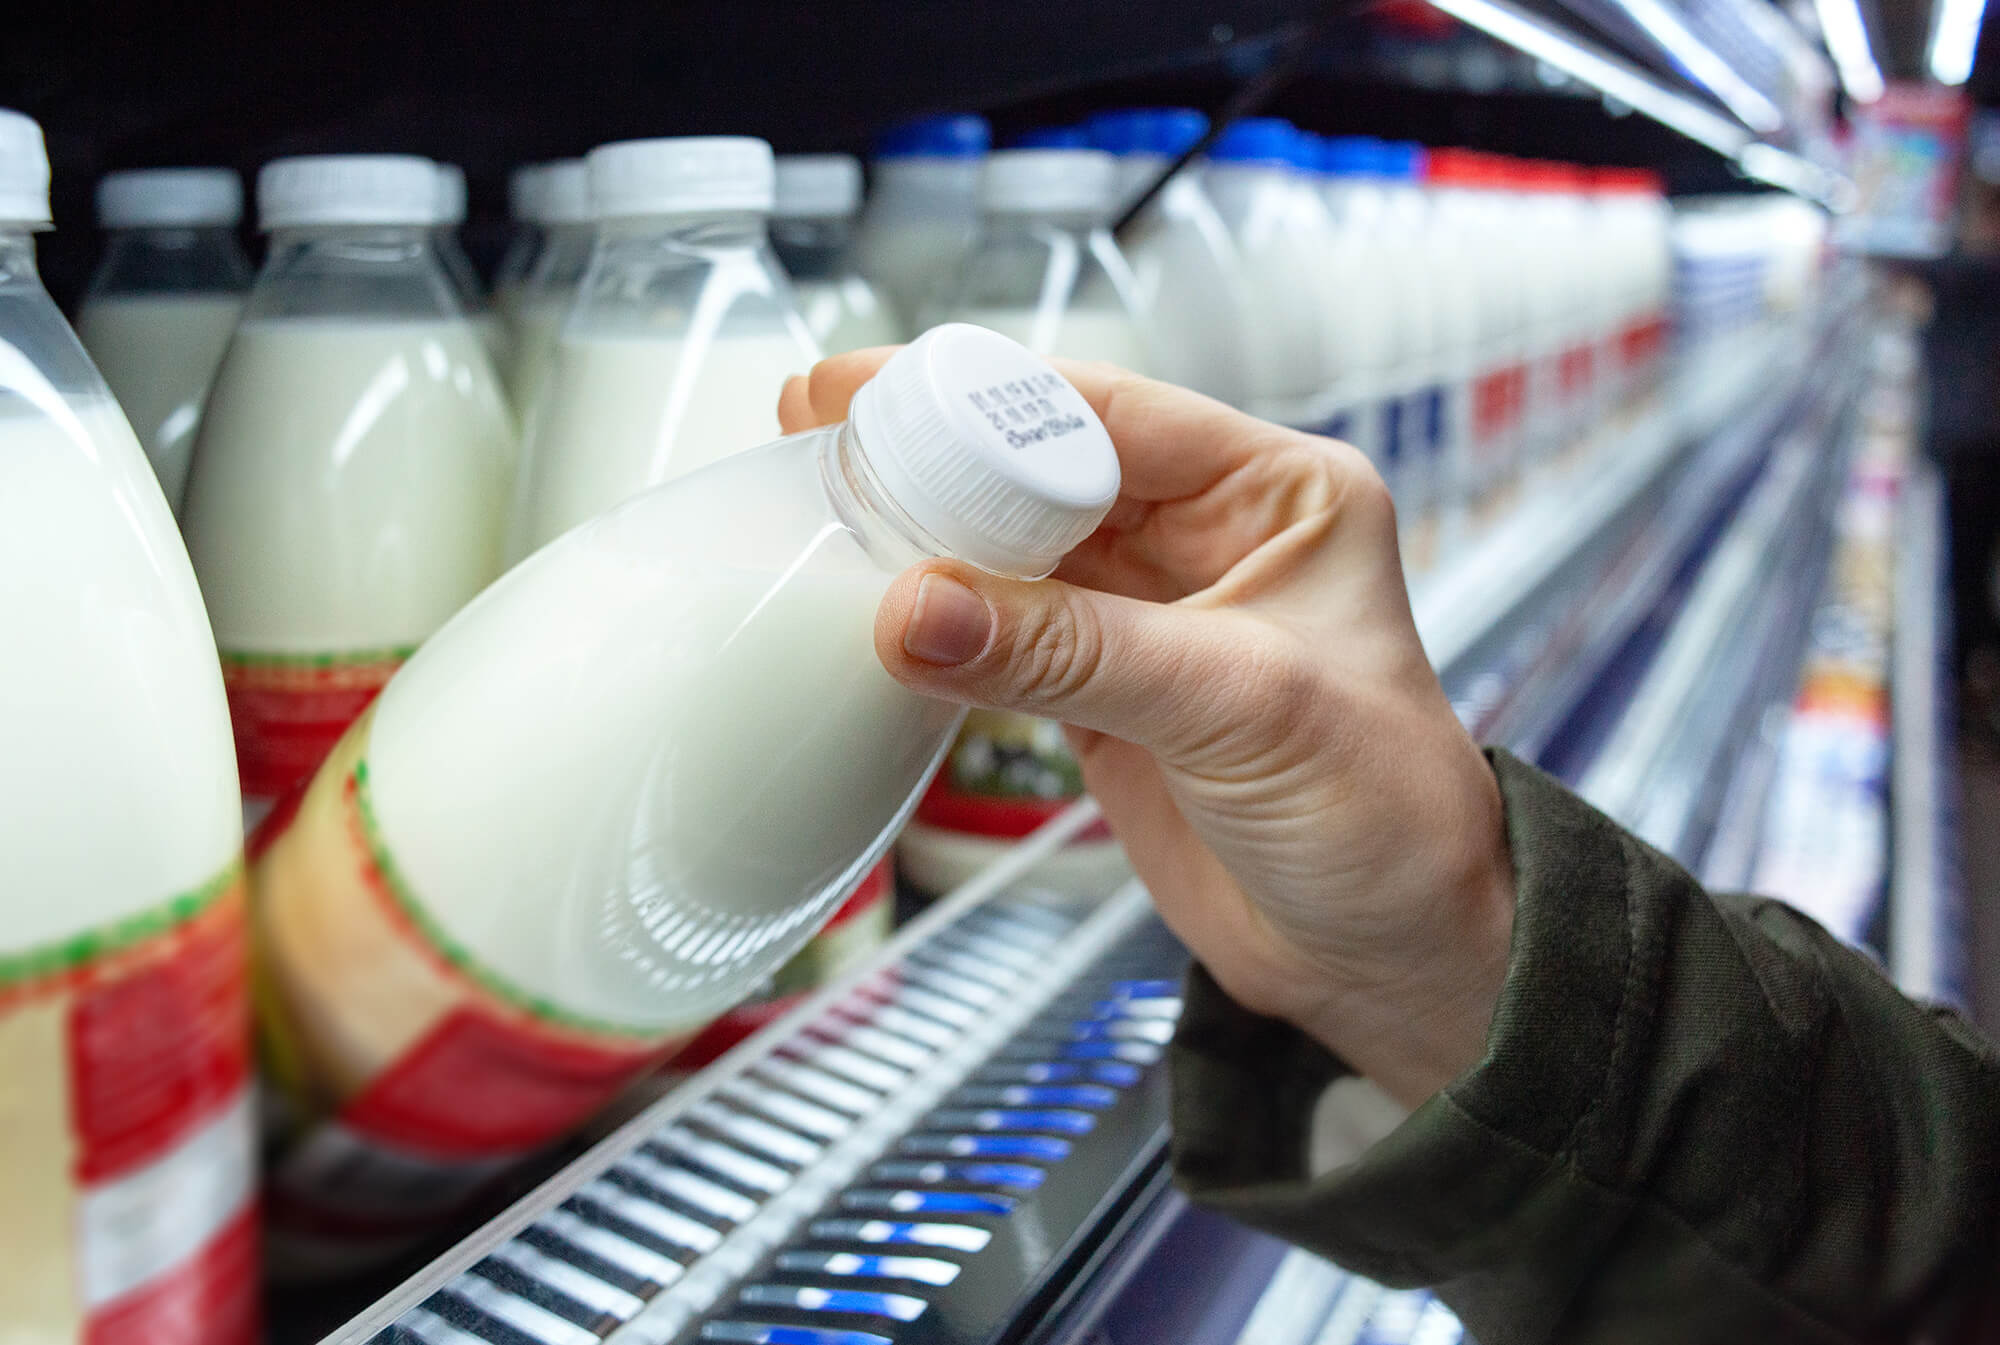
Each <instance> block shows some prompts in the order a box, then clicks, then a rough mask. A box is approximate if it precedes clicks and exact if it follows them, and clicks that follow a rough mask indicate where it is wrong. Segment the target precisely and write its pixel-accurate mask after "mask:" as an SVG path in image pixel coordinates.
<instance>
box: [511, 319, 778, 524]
mask: <svg viewBox="0 0 2000 1345" xmlns="http://www.w3.org/2000/svg"><path fill="white" fill-rule="evenodd" d="M811 367H812V354H811V352H810V351H808V350H807V349H806V348H805V345H804V343H802V342H801V341H800V340H799V339H798V338H797V337H795V336H794V335H792V333H791V332H790V331H789V330H787V329H785V328H782V327H779V326H777V325H775V324H773V325H772V326H771V327H770V328H769V329H768V330H767V331H765V332H762V333H758V334H754V335H742V336H729V335H725V336H721V337H717V338H715V339H714V340H713V341H711V342H686V341H682V340H680V339H677V338H668V339H664V340H658V339H648V338H642V337H628V336H603V335H578V334H576V333H574V332H572V333H569V334H567V335H565V336H564V337H562V338H561V339H560V340H559V341H558V342H557V344H556V352H555V361H554V364H553V366H552V368H551V370H550V372H549V374H548V376H547V380H546V382H545V383H544V385H543V388H542V393H541V396H540V400H539V404H538V405H537V407H536V408H535V412H534V415H535V421H534V425H533V428H532V433H531V434H530V436H529V438H530V442H531V444H532V447H531V449H530V452H531V453H532V455H533V460H532V461H530V462H529V463H527V464H526V474H525V477H524V480H523V483H522V490H521V500H520V504H519V506H518V507H519V510H520V512H519V514H518V515H517V517H516V520H515V523H516V530H515V533H514V538H515V545H514V546H513V547H512V548H510V549H511V550H512V551H513V552H514V554H515V555H516V556H519V555H525V554H526V553H527V552H528V551H531V550H533V549H534V548H536V547H538V546H541V545H543V544H544V543H546V542H548V541H549V540H550V539H552V538H554V537H556V536H557V535H559V534H560V533H563V532H565V531H567V530H568V529H570V528H572V527H574V526H575V525H576V524H578V523H581V522H582V521H583V520H585V519H587V518H591V517H593V516H595V515H597V514H601V513H603V512H604V511H605V510H607V509H609V508H611V507H612V506H614V505H617V504H622V503H623V502H624V501H625V500H627V499H629V498H630V497H631V496H632V495H633V494H635V493H636V492H638V491H639V490H642V489H644V488H645V487H647V486H649V485H658V484H660V483H661V482H664V481H671V480H673V479H674V478H675V477H677V476H680V475H682V474H683V473H686V472H690V471H693V470H694V469H695V468H697V467H704V466H706V465H708V464H709V463H711V462H714V461H715V460H716V459H717V458H720V457H722V456H724V455H725V454H729V453H734V452H735V451H736V450H738V449H742V448H750V447H753V446H755V445H757V444H761V443H763V442H765V441H766V440H768V439H771V438H772V437H773V436H775V435H776V434H777V433H778V393H779V391H780V390H781V389H782V388H783V387H784V383H785V379H787V378H788V377H790V376H791V375H793V374H802V373H805V372H806V371H807V370H808V369H810V368H811Z"/></svg>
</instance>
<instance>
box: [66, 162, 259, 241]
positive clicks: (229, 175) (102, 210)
mask: <svg viewBox="0 0 2000 1345" xmlns="http://www.w3.org/2000/svg"><path fill="white" fill-rule="evenodd" d="M242 218H243V179H242V178H240V177H238V176H237V175H236V172H235V170H234V169H229V168H140V169H135V170H132V171H130V172H123V173H106V174H105V175H104V176H103V177H102V178H100V179H98V183H97V222H98V224H100V225H101V226H103V227H104V228H106V229H146V228H196V227H202V226H220V227H228V226H230V225H234V224H235V223H236V222H237V221H238V220H241V219H242Z"/></svg>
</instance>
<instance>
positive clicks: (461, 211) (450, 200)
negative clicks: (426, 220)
mask: <svg viewBox="0 0 2000 1345" xmlns="http://www.w3.org/2000/svg"><path fill="white" fill-rule="evenodd" d="M437 194H438V207H437V222H438V223H439V224H442V225H444V226H445V227H446V228H451V229H456V228H457V227H458V226H459V225H461V224H463V223H465V170H464V169H463V168H460V167H459V166H458V165H457V164H455V163H441V164H439V165H438V166H437Z"/></svg>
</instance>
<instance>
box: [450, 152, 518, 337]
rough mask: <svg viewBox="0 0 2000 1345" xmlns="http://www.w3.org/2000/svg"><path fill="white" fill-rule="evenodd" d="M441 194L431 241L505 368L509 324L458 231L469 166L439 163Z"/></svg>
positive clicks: (474, 322)
mask: <svg viewBox="0 0 2000 1345" xmlns="http://www.w3.org/2000/svg"><path fill="white" fill-rule="evenodd" d="M437 194H438V205H437V225H436V228H435V231H434V233H433V234H432V239H431V241H432V243H433V244H434V245H435V246H436V248H437V258H438V265H439V266H440V267H442V268H443V269H444V274H445V279H447V280H449V281H450V282H451V288H452V292H453V294H454V295H455V296H456V297H457V299H458V306H459V309H460V310H461V311H462V312H464V314H465V316H466V319H467V320H468V321H470V322H471V323H472V329H473V330H474V331H475V332H478V333H479V344H480V345H482V346H484V347H486V357H487V358H488V359H490V360H492V361H493V367H494V368H495V369H496V370H498V369H505V368H506V367H507V362H508V359H509V358H510V356H511V354H512V352H511V351H510V349H509V347H508V342H509V339H510V337H509V334H508V331H507V328H506V325H505V324H504V323H502V322H501V320H500V314H499V313H498V312H497V311H495V309H494V307H493V305H492V304H490V303H488V302H487V301H486V290H485V287H483V286H482V285H481V284H480V283H479V272H478V271H476V270H475V269H473V265H472V258H470V257H468V256H466V255H465V245H464V244H463V243H461V242H460V241H459V238H458V231H459V230H460V229H461V228H463V227H464V226H465V207H466V192H465V170H464V169H463V168H460V167H459V166H458V165H457V164H455V163H441V164H439V165H438V166H437Z"/></svg>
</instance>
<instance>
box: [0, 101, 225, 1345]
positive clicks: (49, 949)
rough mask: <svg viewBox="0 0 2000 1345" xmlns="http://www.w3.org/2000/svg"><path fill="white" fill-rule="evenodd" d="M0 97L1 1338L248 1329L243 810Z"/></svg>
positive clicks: (181, 560)
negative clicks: (55, 279)
mask: <svg viewBox="0 0 2000 1345" xmlns="http://www.w3.org/2000/svg"><path fill="white" fill-rule="evenodd" d="M48 182H49V178H48V161H47V159H46V158H45V157H44V155H43V150H42V138H41V132H40V130H39V128H37V127H36V125H35V123H34V122H32V121H30V120H29V119H28V118H26V117H23V116H21V115H20V114H18V113H14V112H0V625H4V627H5V629H6V631H7V632H8V656H7V657H6V658H4V659H0V760H5V762H6V763H7V771H6V774H5V776H4V778H0V910H4V919H0V1211H4V1214H0V1257H4V1263H5V1270H4V1271H0V1323H4V1326H0V1335H4V1336H6V1338H7V1339H9V1340H18V1341H33V1342H38V1343H39V1342H52V1343H54V1345H61V1343H63V1342H75V1343H76V1345H83V1342H88V1341H108V1340H144V1341H147V1342H152V1343H154V1345H215V1343H218V1342H219V1343H220V1345H254V1342H255V1341H256V1340H257V1339H258V1338H259V1334H260V1333H259V1330H258V1321H257V1317H258V1308H257V1260H256V1257H257V1250H256V1249H257V1231H256V1224H255V1204H254V1196H255V1177H256V1171H255V1166H254V1164H255V1161H256V1159H255V1151H254V1133H253V1126H252V1120H251V1100H250V1090H249V1083H250V1049H249V1045H250V1043H249V1032H248V1027H249V993H248V985H247V971H246V968H247V965H248V962H247V948H246V939H245V922H244V905H243V875H242V867H241V865H240V863H239V861H238V855H239V853H240V849H241V839H242V830H241V827H242V822H241V818H240V816H239V815H238V812H237V797H236V768H235V762H234V760H233V757H232V754H231V752H230V746H229V716H228V711H227V708H226V707H225V705H224V702H223V696H222V682H221V679H220V677H219V676H218V675H217V672H216V666H215V646H214V642H213V640H212V639H211V637H210V635H209V630H208V619H207V617H206V616H205V615H204V614H203V612H202V606H201V595H200V593H199V592H198V591H197V589H196V587H195V580H194V573H193V571H192V570H190V569H189V568H188V562H187V552H186V551H185V550H184V549H183V548H182V546H181V541H180V537H179V535H178V534H177V533H176V532H175V529H174V520H173V515H172V514H171V513H169V512H168V509H167V504H166V500H165V498H164V497H163V496H162V494H161V492H160V487H159V485H158V484H157V482H156V481H155V480H154V475H153V469H152V468H151V467H150V466H149V465H148V464H147V461H146V457H145V455H144V453H142V452H141V451H140V448H139V445H138V442H137V441H136V440H135V439H134V437H133V435H132V431H131V430H130V428H128V426H127V425H126V422H125V417H124V416H123V415H122V414H120V412H119V409H118V404H117V403H116V402H115V401H113V400H112V397H111V393H110V391H109V389H107V388H106V386H105V384H104V382H103V380H102V379H100V378H99V377H98V375H97V372H96V370H95V369H93V368H92V367H91V363H90V360H89V358H88V357H87V356H86V355H85V354H84V352H83V348H82V346H80V345H79V344H78V343H77V339H76V337H75V336H73V335H72V334H71V332H70V330H69V328H68V327H67V326H66V325H64V323H63V320H62V317H61V315H60V314H58V313H57V311H56V307H55V305H54V304H53V303H51V302H50V301H49V297H48V295H47V294H46V293H45V292H44V291H43V289H42V286H41V281H40V279H39V278H38V276H37V273H36V269H35V254H34V244H33V241H32V232H31V231H33V230H36V229H42V228H46V227H47V226H48V221H49V213H48Z"/></svg>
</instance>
